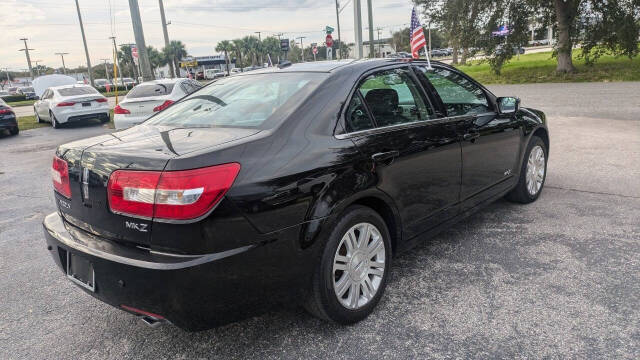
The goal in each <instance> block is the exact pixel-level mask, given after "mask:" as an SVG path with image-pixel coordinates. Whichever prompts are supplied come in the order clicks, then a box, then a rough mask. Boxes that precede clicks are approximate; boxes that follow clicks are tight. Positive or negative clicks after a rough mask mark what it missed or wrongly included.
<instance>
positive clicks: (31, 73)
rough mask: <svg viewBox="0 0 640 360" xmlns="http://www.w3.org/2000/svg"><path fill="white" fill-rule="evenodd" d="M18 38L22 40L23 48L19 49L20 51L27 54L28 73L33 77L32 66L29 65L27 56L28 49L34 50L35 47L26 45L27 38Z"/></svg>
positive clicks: (29, 61)
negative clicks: (31, 47)
mask: <svg viewBox="0 0 640 360" xmlns="http://www.w3.org/2000/svg"><path fill="white" fill-rule="evenodd" d="M20 40H22V41H24V49H20V51H24V53H25V55H27V65H29V74H30V75H31V78H32V79H33V68H32V67H31V57H30V56H29V50H35V49H29V46H28V45H27V40H29V39H27V38H22V39H20Z"/></svg>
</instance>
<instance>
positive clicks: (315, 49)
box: [313, 46, 318, 55]
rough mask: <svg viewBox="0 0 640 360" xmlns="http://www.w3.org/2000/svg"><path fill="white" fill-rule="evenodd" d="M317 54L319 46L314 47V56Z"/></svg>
mask: <svg viewBox="0 0 640 360" xmlns="http://www.w3.org/2000/svg"><path fill="white" fill-rule="evenodd" d="M317 53H318V47H317V46H314V47H313V54H314V55H315V54H317Z"/></svg>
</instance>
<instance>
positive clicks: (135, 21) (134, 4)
mask: <svg viewBox="0 0 640 360" xmlns="http://www.w3.org/2000/svg"><path fill="white" fill-rule="evenodd" d="M76 1H77V0H76ZM129 11H130V12H131V24H132V25H133V34H134V36H135V38H136V46H137V48H138V57H139V61H140V71H141V72H142V81H151V80H153V79H154V78H155V76H153V73H152V72H151V63H150V62H149V54H147V44H146V43H145V41H144V31H143V30H142V20H141V19H140V7H139V6H138V0H129Z"/></svg>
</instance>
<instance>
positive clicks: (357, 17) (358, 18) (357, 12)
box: [353, 0, 363, 59]
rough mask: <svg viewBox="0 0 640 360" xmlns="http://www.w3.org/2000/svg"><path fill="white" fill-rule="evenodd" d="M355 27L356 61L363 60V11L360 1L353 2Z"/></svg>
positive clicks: (354, 0)
mask: <svg viewBox="0 0 640 360" xmlns="http://www.w3.org/2000/svg"><path fill="white" fill-rule="evenodd" d="M353 25H354V34H355V43H356V54H355V58H356V59H362V52H363V51H362V50H363V49H362V9H361V7H360V0H353Z"/></svg>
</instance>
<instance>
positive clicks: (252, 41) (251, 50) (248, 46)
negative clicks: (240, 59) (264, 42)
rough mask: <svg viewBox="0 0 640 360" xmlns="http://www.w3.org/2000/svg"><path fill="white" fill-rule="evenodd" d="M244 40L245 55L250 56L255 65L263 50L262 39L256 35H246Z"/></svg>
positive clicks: (252, 63) (252, 64)
mask: <svg viewBox="0 0 640 360" xmlns="http://www.w3.org/2000/svg"><path fill="white" fill-rule="evenodd" d="M242 42H243V43H244V53H245V56H250V57H251V66H255V65H256V62H257V61H258V56H259V55H260V50H261V44H260V40H259V39H258V38H257V37H255V36H245V37H243V38H242Z"/></svg>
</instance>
